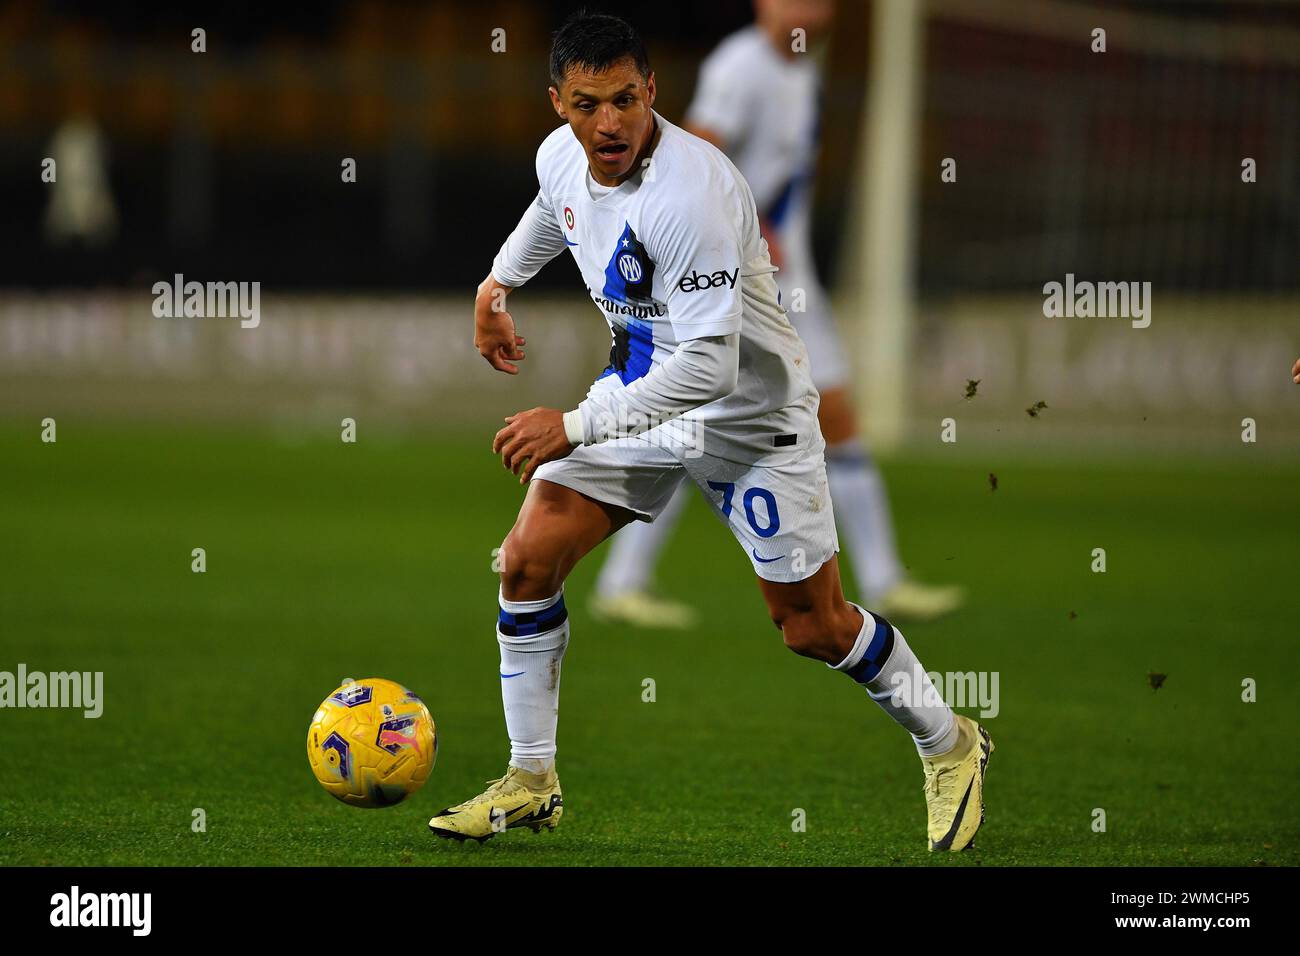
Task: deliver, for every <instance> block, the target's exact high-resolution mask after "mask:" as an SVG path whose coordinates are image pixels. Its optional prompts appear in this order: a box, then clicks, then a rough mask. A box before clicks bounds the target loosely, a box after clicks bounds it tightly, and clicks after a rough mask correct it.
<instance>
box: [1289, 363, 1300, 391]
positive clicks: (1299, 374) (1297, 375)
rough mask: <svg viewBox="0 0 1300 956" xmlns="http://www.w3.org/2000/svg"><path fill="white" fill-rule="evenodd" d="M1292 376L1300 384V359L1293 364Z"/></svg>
mask: <svg viewBox="0 0 1300 956" xmlns="http://www.w3.org/2000/svg"><path fill="white" fill-rule="evenodd" d="M1291 378H1292V379H1294V380H1295V383H1296V384H1297V385H1300V359H1296V360H1295V364H1294V365H1292V366H1291Z"/></svg>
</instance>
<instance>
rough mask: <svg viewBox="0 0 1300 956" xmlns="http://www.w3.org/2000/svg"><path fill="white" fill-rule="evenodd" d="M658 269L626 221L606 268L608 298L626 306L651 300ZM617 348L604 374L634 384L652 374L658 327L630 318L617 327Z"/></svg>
mask: <svg viewBox="0 0 1300 956" xmlns="http://www.w3.org/2000/svg"><path fill="white" fill-rule="evenodd" d="M654 274H655V266H654V263H653V262H651V261H650V256H649V255H648V254H647V253H646V251H645V246H643V245H641V242H640V240H639V239H637V237H636V232H634V231H633V229H632V224H631V223H629V222H626V221H624V223H623V233H622V235H620V236H619V237H618V242H617V243H616V244H615V246H614V253H613V255H611V256H610V257H609V264H608V265H606V266H605V288H604V293H605V297H606V298H608V299H613V300H614V301H615V302H622V303H624V304H626V305H637V304H639V303H645V302H649V301H651V298H652V296H651V288H652V285H653V282H654ZM613 331H614V346H613V348H611V349H610V351H609V367H608V368H606V369H605V371H604V372H602V373H601V375H600V378H604V377H605V376H606V375H617V376H618V378H619V381H621V382H622V383H623V384H624V385H630V384H632V383H633V382H635V381H636V380H637V379H639V378H641V377H642V376H644V375H645V374H646V372H648V371H650V360H651V357H652V356H653V355H654V352H655V342H654V324H653V323H652V322H646V321H643V320H641V319H634V318H631V317H628V318H627V319H626V321H619V322H617V323H616V324H615V325H614V329H613Z"/></svg>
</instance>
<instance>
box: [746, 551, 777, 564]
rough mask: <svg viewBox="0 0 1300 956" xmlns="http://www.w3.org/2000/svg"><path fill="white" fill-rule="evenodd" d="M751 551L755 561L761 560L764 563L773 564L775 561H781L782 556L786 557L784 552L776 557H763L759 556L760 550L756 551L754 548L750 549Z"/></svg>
mask: <svg viewBox="0 0 1300 956" xmlns="http://www.w3.org/2000/svg"><path fill="white" fill-rule="evenodd" d="M749 553H750V554H752V555H753V556H754V560H755V561H759V562H761V563H763V564H771V563H772V562H773V561H780V560H781V559H782V558H784V557H785V555H784V554H778V555H777V556H776V557H775V558H762V557H759V555H758V552H757V551H755V550H754V549H753V548H750V549H749Z"/></svg>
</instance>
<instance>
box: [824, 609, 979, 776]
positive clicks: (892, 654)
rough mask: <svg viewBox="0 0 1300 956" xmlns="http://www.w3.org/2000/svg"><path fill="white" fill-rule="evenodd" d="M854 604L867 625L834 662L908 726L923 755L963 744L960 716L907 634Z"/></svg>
mask: <svg viewBox="0 0 1300 956" xmlns="http://www.w3.org/2000/svg"><path fill="white" fill-rule="evenodd" d="M850 603H852V602H850ZM853 606H854V607H856V608H857V609H858V610H859V611H861V612H862V630H861V631H859V632H858V638H857V640H856V641H854V643H853V649H852V650H850V651H849V654H848V657H846V658H844V660H842V661H840V662H839V663H838V664H836V665H834V668H835V670H837V671H844V673H846V674H848V675H849V676H850V677H852V678H853V679H854V680H855V681H857V682H858V683H859V684H861V685H862V686H863V687H865V688H866V689H867V695H868V696H869V697H870V698H871V699H872V700H874V701H875V702H876V703H877V704H879V705H880V706H881V707H883V708H884V710H885V713H887V714H888V715H889V716H890V717H892V718H893V719H894V720H895V721H897V722H898V723H899V724H901V725H902V726H903V727H905V728H907V731H908V733H910V734H911V735H912V740H913V741H915V743H916V749H917V751H918V752H919V753H920V754H921V756H923V757H934V756H938V755H939V754H944V753H947V752H948V751H949V750H952V748H953V747H955V746H956V745H957V730H958V728H957V720H956V717H955V715H954V714H953V712H952V708H951V707H949V706H948V705H947V704H945V703H944V702H943V698H942V697H941V696H940V695H939V692H938V691H937V690H935V687H934V684H933V683H931V681H930V677H929V675H928V674H926V672H925V670H924V669H923V668H922V667H921V662H920V661H918V660H917V659H916V655H915V654H913V653H912V649H911V648H910V647H908V646H907V641H905V640H903V635H902V633H901V632H900V631H899V630H898V628H896V627H894V626H893V625H892V624H890V623H889V622H888V621H886V620H885V619H884V618H883V617H881V616H880V615H878V614H872V613H871V612H870V611H868V610H867V609H866V608H863V607H860V606H859V605H857V604H854V605H853ZM827 666H830V665H827Z"/></svg>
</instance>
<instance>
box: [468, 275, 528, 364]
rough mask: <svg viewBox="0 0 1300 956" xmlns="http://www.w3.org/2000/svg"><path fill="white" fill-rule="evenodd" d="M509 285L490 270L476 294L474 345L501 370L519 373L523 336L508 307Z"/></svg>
mask: <svg viewBox="0 0 1300 956" xmlns="http://www.w3.org/2000/svg"><path fill="white" fill-rule="evenodd" d="M509 292H510V286H507V285H502V284H501V283H500V282H497V280H496V278H495V277H494V276H493V275H492V274H491V273H488V277H487V278H486V279H484V280H483V281H482V283H480V284H479V287H478V294H477V295H476V296H475V297H474V348H476V349H478V354H479V355H481V356H483V358H485V359H486V360H487V363H488V364H489V365H491V366H492V367H493V368H494V369H496V370H497V371H498V372H505V373H506V374H507V375H518V374H519V366H518V365H516V364H515V362H522V361H523V359H524V348H523V347H524V337H523V336H522V335H519V334H518V333H517V332H516V331H515V320H514V319H513V318H511V316H510V313H509V312H507V311H506V295H507V294H508V293H509Z"/></svg>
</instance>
